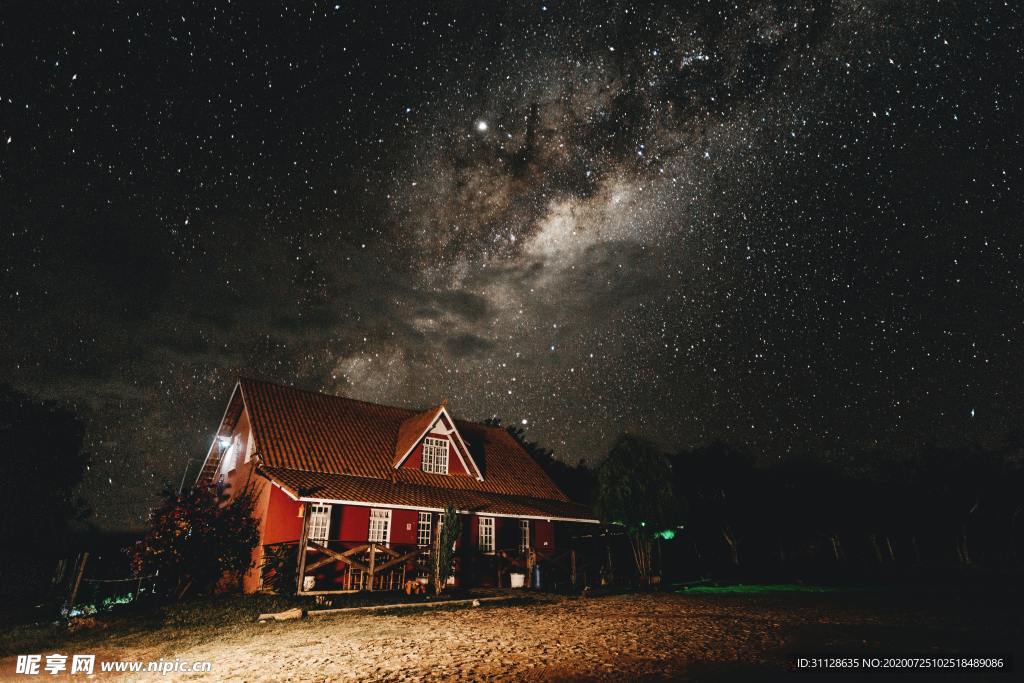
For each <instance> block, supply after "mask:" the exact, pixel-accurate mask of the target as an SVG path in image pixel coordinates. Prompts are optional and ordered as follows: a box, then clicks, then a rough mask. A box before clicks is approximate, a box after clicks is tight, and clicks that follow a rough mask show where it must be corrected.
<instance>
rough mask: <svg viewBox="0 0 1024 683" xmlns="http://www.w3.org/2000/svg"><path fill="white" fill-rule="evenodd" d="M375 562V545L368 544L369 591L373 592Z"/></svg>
mask: <svg viewBox="0 0 1024 683" xmlns="http://www.w3.org/2000/svg"><path fill="white" fill-rule="evenodd" d="M376 562H377V544H376V543H371V544H370V590H371V591H372V590H373V579H374V578H375V577H374V571H375V570H374V565H375V564H376Z"/></svg>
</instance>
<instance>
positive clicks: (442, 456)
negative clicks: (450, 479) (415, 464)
mask: <svg viewBox="0 0 1024 683" xmlns="http://www.w3.org/2000/svg"><path fill="white" fill-rule="evenodd" d="M449 450H450V442H449V441H448V439H437V438H434V437H432V436H428V437H426V438H424V439H423V471H424V472H430V473H432V474H448V456H449Z"/></svg>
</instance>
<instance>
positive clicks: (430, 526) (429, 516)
mask: <svg viewBox="0 0 1024 683" xmlns="http://www.w3.org/2000/svg"><path fill="white" fill-rule="evenodd" d="M424 515H426V520H427V524H426V527H427V528H426V531H427V539H426V540H427V542H426V543H423V542H422V541H423V539H422V538H420V532H422V531H423V526H424V525H423V520H424ZM433 540H434V513H433V512H427V511H426V510H420V511H419V513H418V514H417V515H416V546H417V547H419V548H429V547H430V546H431V545H432V541H433Z"/></svg>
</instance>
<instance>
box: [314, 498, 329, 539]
mask: <svg viewBox="0 0 1024 683" xmlns="http://www.w3.org/2000/svg"><path fill="white" fill-rule="evenodd" d="M308 537H309V540H311V541H316V542H317V543H324V542H326V541H327V540H328V539H330V537H331V506H330V505H328V504H327V503H310V504H309V532H308Z"/></svg>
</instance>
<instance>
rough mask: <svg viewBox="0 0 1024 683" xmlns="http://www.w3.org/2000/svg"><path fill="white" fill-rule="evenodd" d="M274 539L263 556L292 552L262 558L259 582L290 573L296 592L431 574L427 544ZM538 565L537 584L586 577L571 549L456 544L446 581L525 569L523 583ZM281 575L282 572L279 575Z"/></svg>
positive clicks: (381, 586)
mask: <svg viewBox="0 0 1024 683" xmlns="http://www.w3.org/2000/svg"><path fill="white" fill-rule="evenodd" d="M301 548H302V543H301V542H300V541H291V542H286V543H276V544H271V545H267V546H264V547H263V555H264V558H268V557H275V558H288V557H291V558H294V560H293V563H292V562H286V561H281V560H280V559H278V561H277V562H276V563H273V564H271V563H268V562H266V561H265V562H264V565H263V568H262V577H263V583H264V585H265V586H267V585H271V584H273V583H275V581H274V578H275V577H274V576H273V574H274V573H275V572H284V573H286V574H290V575H291V576H294V577H295V579H296V583H295V584H294V585H295V586H296V588H297V590H296V594H298V595H337V594H343V593H355V592H358V591H389V590H404V589H406V584H407V582H410V581H412V582H415V583H416V584H419V585H422V586H423V589H424V590H425V589H426V588H427V586H428V585H429V579H430V576H431V571H432V569H431V567H432V563H431V561H430V560H431V553H430V548H429V547H424V546H416V545H401V544H390V543H369V542H362V543H360V542H349V541H337V540H317V541H314V540H307V541H306V544H305V548H304V550H300V549H301ZM538 564H539V565H540V566H541V570H542V571H541V576H542V579H541V581H542V584H544V586H545V587H548V586H551V585H557V586H560V587H565V588H568V587H573V588H575V587H576V586H577V585H580V583H581V581H583V582H585V580H586V571H587V566H588V565H587V563H586V562H584V561H583V558H582V557H581V556H579V555H578V554H577V552H576V550H574V549H570V550H563V551H548V550H536V549H532V548H531V549H528V550H526V551H519V550H497V551H495V552H493V553H483V552H478V551H475V550H468V549H459V550H457V551H456V554H455V561H454V573H453V577H452V579H450V580H449V582H450V585H454V586H458V587H463V588H465V587H478V586H481V587H494V588H508V587H510V586H511V579H510V575H511V574H513V573H519V574H523V575H525V581H524V587H525V588H530V587H533V583H534V568H535V567H536V566H537V565H538ZM282 578H284V577H282Z"/></svg>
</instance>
